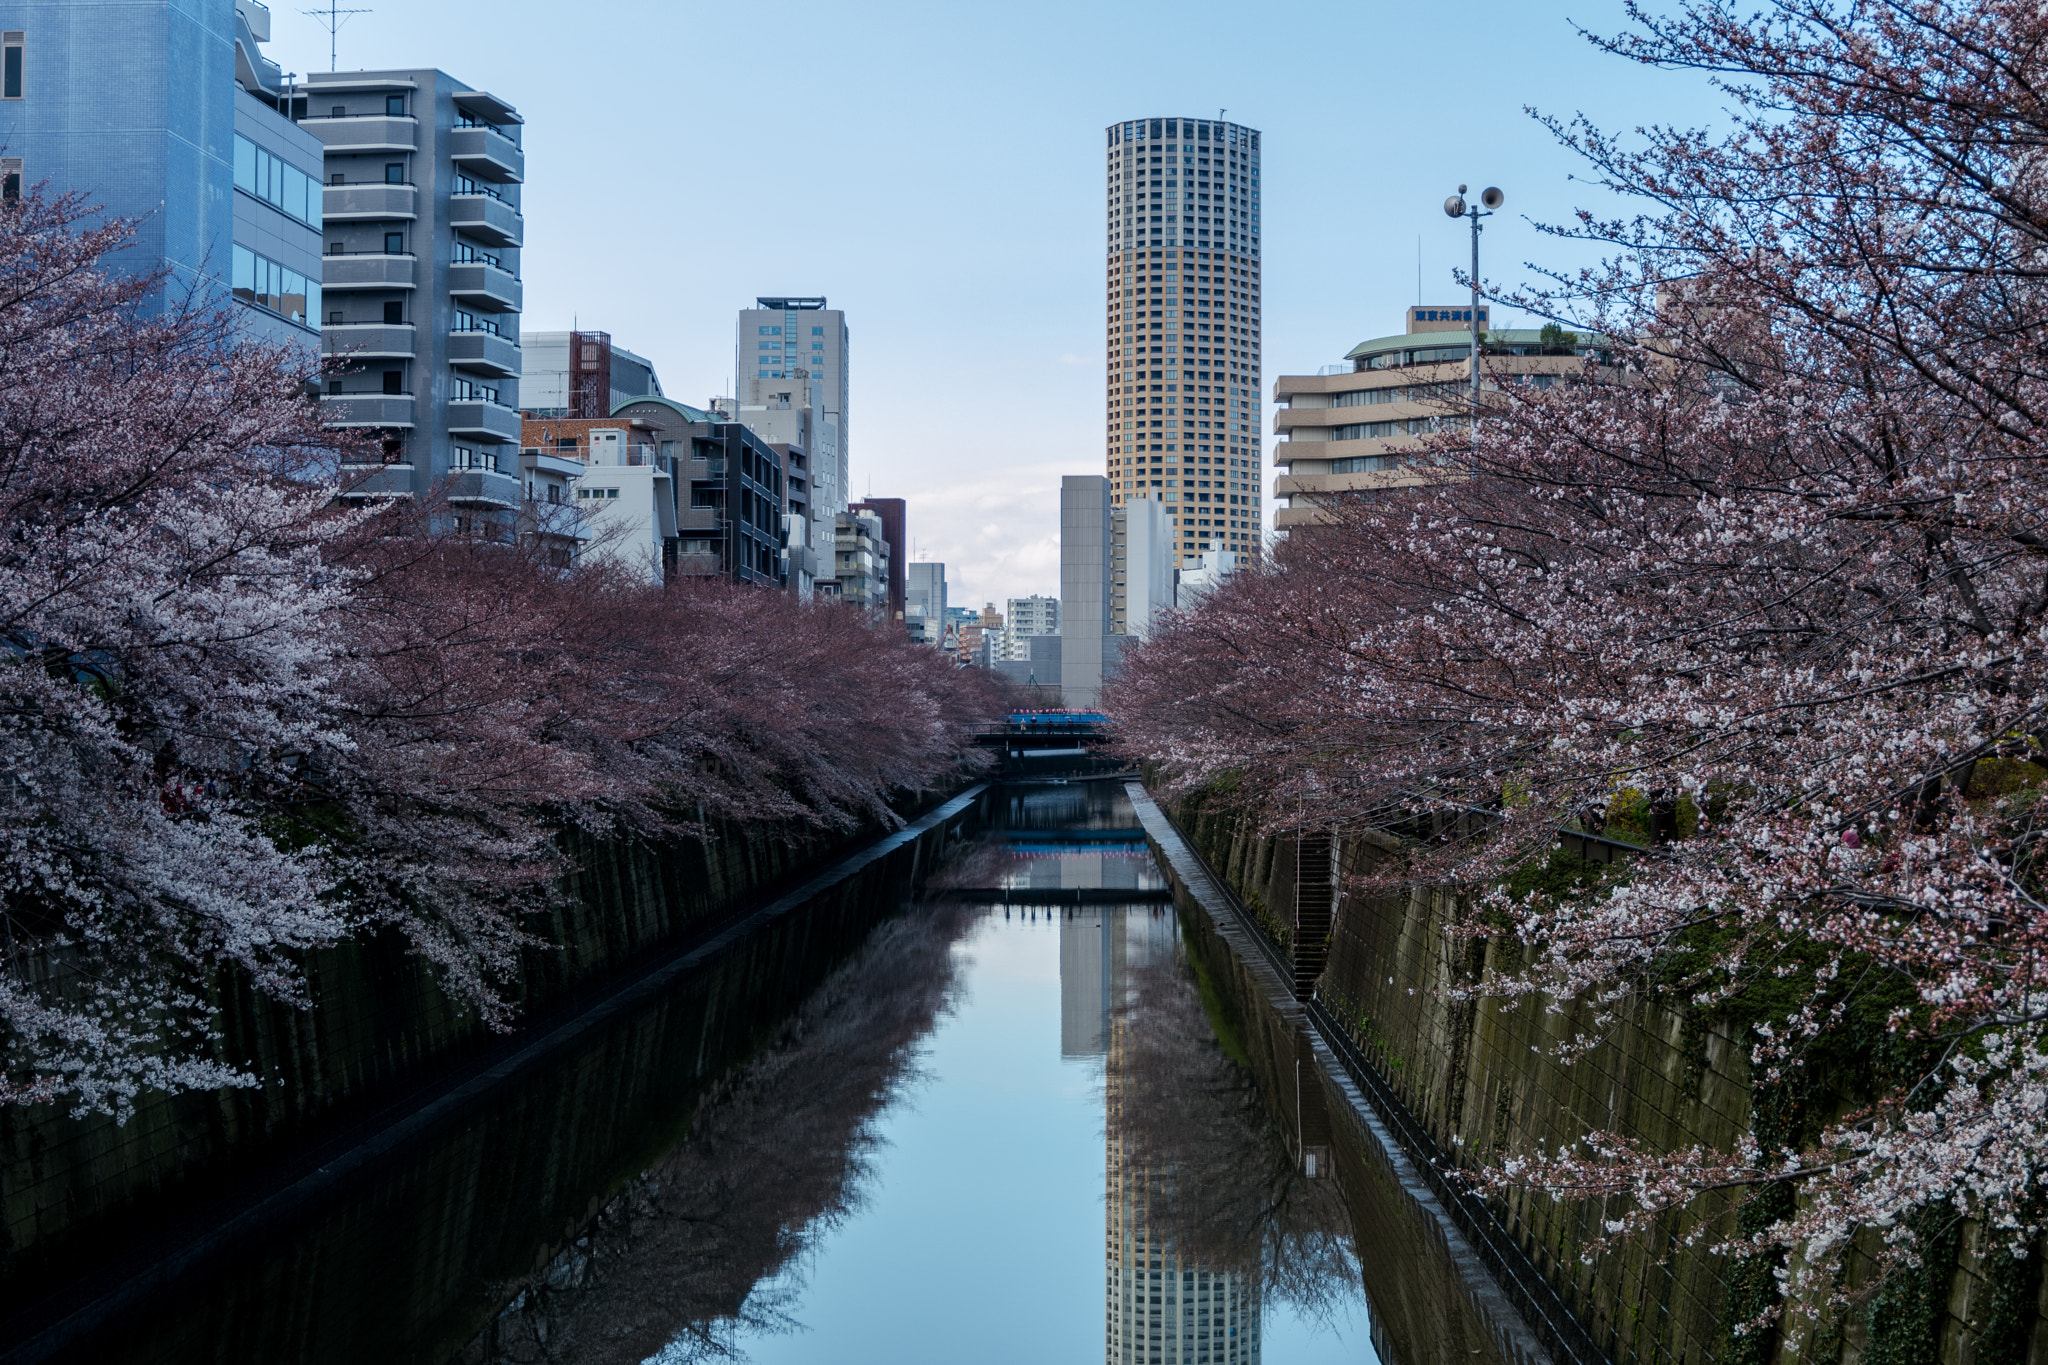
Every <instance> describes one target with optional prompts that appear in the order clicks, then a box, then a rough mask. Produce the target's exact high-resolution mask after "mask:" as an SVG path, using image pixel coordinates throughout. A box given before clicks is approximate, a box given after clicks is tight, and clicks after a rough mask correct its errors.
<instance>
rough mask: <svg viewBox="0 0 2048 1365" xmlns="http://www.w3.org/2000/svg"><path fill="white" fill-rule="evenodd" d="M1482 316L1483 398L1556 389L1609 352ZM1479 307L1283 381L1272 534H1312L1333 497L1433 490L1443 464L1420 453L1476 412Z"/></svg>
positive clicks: (1418, 311)
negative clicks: (1493, 323) (1504, 390)
mask: <svg viewBox="0 0 2048 1365" xmlns="http://www.w3.org/2000/svg"><path fill="white" fill-rule="evenodd" d="M1487 313H1488V310H1487V309H1486V308H1484V307H1482V308H1480V310H1479V326H1480V329H1481V332H1480V342H1481V344H1480V368H1481V382H1482V386H1483V388H1484V389H1492V390H1498V389H1499V387H1500V386H1501V385H1502V384H1504V383H1513V384H1531V385H1535V386H1538V387H1548V386H1549V385H1552V384H1555V383H1557V382H1558V381H1559V379H1560V378H1561V377H1563V376H1566V375H1573V374H1577V373H1578V372H1579V371H1580V370H1581V369H1582V368H1583V367H1584V364H1585V359H1584V358H1585V357H1586V356H1588V355H1592V354H1596V353H1597V352H1598V351H1599V349H1600V346H1601V341H1600V339H1599V338H1597V337H1584V338H1581V337H1575V336H1573V335H1572V334H1570V333H1564V334H1562V335H1561V336H1560V335H1559V334H1557V333H1556V332H1555V331H1554V330H1553V331H1552V332H1551V333H1550V334H1549V335H1548V336H1546V334H1545V333H1543V332H1539V331H1534V330H1516V329H1510V330H1503V331H1493V330H1489V329H1488V328H1487V323H1488V321H1489V319H1488V316H1487ZM1471 325H1472V316H1471V310H1470V308H1469V306H1458V307H1444V306H1439V307H1416V308H1410V309H1409V310H1408V316H1407V327H1406V330H1404V331H1402V332H1399V333H1397V334H1395V335H1393V336H1384V337H1375V338H1374V339H1373V340H1371V341H1364V342H1360V343H1359V344H1358V345H1357V346H1354V347H1353V348H1352V349H1351V352H1350V353H1349V354H1348V355H1346V356H1345V358H1344V363H1343V364H1342V365H1332V366H1329V367H1328V368H1327V369H1325V370H1324V372H1323V373H1321V374H1313V375H1282V376H1280V377H1279V378H1278V379H1277V380H1275V381H1274V384H1273V397H1274V400H1275V401H1276V402H1277V403H1278V404H1279V405H1280V411H1279V412H1278V413H1277V414H1275V416H1274V430H1275V432H1276V433H1277V434H1278V435H1279V437H1280V440H1279V443H1278V444H1277V445H1276V446H1275V447H1274V450H1273V463H1274V465H1275V466H1276V467H1277V469H1278V472H1279V477H1278V478H1277V479H1276V480H1275V481H1274V484H1273V493H1274V498H1275V511H1274V513H1273V525H1274V529H1275V530H1276V531H1278V532H1281V533H1283V534H1284V533H1286V532H1289V531H1291V530H1293V529H1295V528H1299V527H1305V526H1313V525H1315V524H1316V523H1317V521H1318V520H1321V519H1322V518H1323V517H1324V516H1325V515H1326V511H1325V509H1326V508H1327V507H1328V506H1329V504H1330V503H1331V502H1333V501H1334V500H1335V499H1337V498H1339V497H1342V496H1344V495H1346V494H1353V495H1358V494H1370V493H1372V492H1374V491H1377V490H1380V489H1386V488H1400V487H1412V486H1415V485H1417V484H1422V483H1427V482H1428V481H1430V480H1431V479H1432V478H1434V477H1436V474H1434V473H1433V472H1432V469H1433V466H1431V465H1429V464H1424V463H1420V462H1418V460H1417V456H1418V454H1419V451H1418V449H1417V447H1420V446H1421V445H1423V443H1424V440H1425V438H1426V437H1428V436H1430V435H1432V434H1434V433H1436V432H1438V431H1440V430H1443V429H1444V428H1445V427H1446V425H1447V424H1455V423H1462V422H1463V421H1464V420H1465V416H1464V415H1465V413H1466V411H1467V408H1468V406H1469V403H1470V395H1471V363H1472V343H1471V337H1470V328H1471Z"/></svg>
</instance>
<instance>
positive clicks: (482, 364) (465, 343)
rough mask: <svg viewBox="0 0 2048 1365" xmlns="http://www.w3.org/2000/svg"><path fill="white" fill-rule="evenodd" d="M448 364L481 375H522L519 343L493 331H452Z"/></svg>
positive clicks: (449, 339)
mask: <svg viewBox="0 0 2048 1365" xmlns="http://www.w3.org/2000/svg"><path fill="white" fill-rule="evenodd" d="M448 363H449V364H450V365H453V366H454V367H455V368H456V369H458V370H470V371H473V372H475V373H477V374H499V375H506V374H518V373H519V343H518V342H516V341H510V340H508V339H506V338H505V337H501V336H493V335H492V334H491V333H489V332H450V333H449V334H448Z"/></svg>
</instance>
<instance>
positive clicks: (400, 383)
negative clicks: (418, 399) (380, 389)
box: [384, 370, 405, 393]
mask: <svg viewBox="0 0 2048 1365" xmlns="http://www.w3.org/2000/svg"><path fill="white" fill-rule="evenodd" d="M404 385H405V375H404V373H403V372H401V371H399V370H386V371H384V392H386V393H404V392H405V387H404Z"/></svg>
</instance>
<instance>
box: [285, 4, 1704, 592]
mask: <svg viewBox="0 0 2048 1365" xmlns="http://www.w3.org/2000/svg"><path fill="white" fill-rule="evenodd" d="M366 3H368V4H371V5H372V6H373V8H372V12H370V13H368V14H361V15H357V16H355V17H354V18H351V19H350V20H349V21H348V22H347V23H346V25H345V26H344V27H343V28H342V30H341V39H340V65H341V67H342V68H343V69H351V68H365V67H381V66H418V65H431V66H438V67H440V68H442V69H443V70H445V71H447V72H449V73H450V74H451V75H453V76H455V77H456V78H458V79H460V80H463V81H466V82H467V83H469V84H470V85H473V86H478V87H481V88H484V89H488V90H491V91H493V92H495V93H497V94H499V95H502V96H503V97H505V98H506V99H508V100H510V101H512V102H513V103H514V104H515V105H517V106H518V107H519V109H520V110H521V112H522V113H523V114H524V115H525V117H526V120H527V130H526V146H527V167H528V183H527V186H526V204H525V208H526V217H527V223H528V231H527V246H526V253H525V258H524V265H523V274H524V277H525V282H526V301H527V312H526V315H525V319H524V325H525V327H526V328H527V329H529V330H535V329H541V330H547V329H556V328H566V327H568V326H570V325H571V322H572V320H575V321H580V322H581V324H582V325H583V326H586V327H596V328H602V329H604V330H606V331H609V332H610V333H611V334H612V337H613V339H614V340H615V341H616V342H617V343H618V344H619V345H622V346H625V347H628V348H630V349H632V350H634V351H637V352H639V353H641V354H643V355H646V356H648V357H650V358H651V359H653V360H654V361H655V362H656V365H657V368H658V369H659V371H660V374H661V377H662V383H663V386H664V388H665V389H666V390H667V391H668V393H669V394H670V395H671V396H673V397H678V398H682V399H685V400H688V401H695V402H702V401H703V400H704V399H706V398H707V397H709V396H710V395H712V394H714V393H717V392H720V391H721V390H722V389H725V388H726V387H727V386H729V385H730V383H731V380H732V369H733V326H734V315H735V313H736V312H737V310H738V309H740V308H741V307H744V306H746V305H748V304H749V303H750V302H751V301H752V300H753V298H754V297H755V296H756V295H760V294H780V293H793V294H824V295H826V296H828V297H829V298H830V300H831V302H832V305H833V306H834V307H839V308H844V309H845V310H846V311H847V321H848V326H849V327H850V329H851V331H852V374H851V377H852V395H851V399H850V405H849V406H850V452H851V455H852V461H853V487H854V489H855V490H856V491H859V492H866V491H868V490H870V489H871V490H872V491H873V493H875V494H876V495H878V496H882V495H893V496H899V497H903V498H906V499H908V500H909V503H910V535H911V539H912V542H913V546H914V549H915V551H916V554H915V556H914V557H919V558H929V559H936V560H943V561H945V562H946V564H947V566H948V569H947V577H948V580H949V584H950V586H951V597H952V600H953V602H954V603H955V604H956V605H959V604H963V603H965V604H974V605H979V604H980V603H981V602H982V601H984V600H988V599H998V600H999V599H1001V598H1003V597H1008V596H1021V595H1023V594H1026V593H1030V592H1045V593H1057V591H1058V582H1059V548H1058V515H1057V509H1058V497H1059V480H1060V477H1061V476H1062V475H1064V474H1076V473H1101V472H1103V459H1102V452H1103V441H1102V429H1103V378H1102V354H1103V308H1104V303H1103V282H1102V270H1103V261H1104V245H1103V241H1104V238H1103V228H1104V221H1105V213H1106V210H1105V205H1104V197H1103V188H1104V176H1103V162H1104V147H1103V129H1104V128H1105V127H1106V126H1107V125H1108V124H1110V123H1112V122H1115V121H1118V120H1121V119H1126V118H1136V117H1140V116H1166V115H1175V116H1180V115H1189V116H1196V117H1213V116H1214V115H1215V114H1216V112H1217V110H1218V109H1223V108H1227V109H1228V110H1229V115H1228V116H1229V118H1230V119H1232V120H1233V121H1236V122H1242V123H1246V124H1249V125H1251V126H1253V127H1256V128H1258V129H1260V130H1261V131H1262V133H1263V139H1262V148H1263V152H1264V165H1263V171H1264V175H1263V189H1264V239H1263V243H1262V245H1263V249H1264V284H1265V333H1264V342H1265V361H1266V364H1265V382H1266V388H1267V392H1268V394H1269V395H1270V393H1271V386H1272V380H1273V379H1274V377H1275V376H1277V375H1280V374H1288V373H1302V372H1309V373H1313V372H1314V370H1315V369H1316V368H1318V367H1319V366H1322V365H1326V364H1330V363H1332V362H1335V361H1337V360H1338V359H1340V358H1341V357H1342V356H1343V354H1344V352H1345V351H1347V350H1349V349H1350V348H1351V347H1352V346H1353V345H1355V344H1356V343H1357V342H1359V341H1361V340H1363V339H1365V338H1367V337H1373V336H1381V335H1385V334H1387V333H1389V332H1393V331H1397V330H1399V323H1400V318H1401V311H1402V309H1403V308H1405V307H1406V306H1407V305H1409V304H1410V303H1413V302H1414V301H1415V297H1416V264H1417V239H1418V238H1420V243H1421V266H1422V277H1423V293H1424V294H1425V296H1426V297H1427V301H1430V302H1436V301H1455V300H1456V298H1457V293H1456V290H1455V288H1454V286H1453V285H1452V283H1451V272H1452V270H1453V269H1455V268H1456V267H1457V266H1458V265H1459V264H1460V263H1461V262H1462V261H1463V260H1464V257H1465V253H1466V251H1467V249H1468V248H1467V239H1466V237H1465V235H1464V233H1463V232H1462V230H1461V229H1460V227H1459V225H1457V224H1453V223H1451V222H1449V221H1448V220H1447V219H1445V218H1444V216H1443V214H1442V211H1441V209H1440V208H1439V207H1438V206H1439V205H1440V204H1441V202H1442V200H1443V197H1444V196H1445V195H1446V194H1448V193H1449V192H1450V191H1451V190H1453V189H1454V188H1456V186H1457V185H1458V184H1459V183H1460V182H1467V183H1470V184H1472V186H1473V187H1474V189H1475V190H1476V189H1477V188H1478V187H1479V186H1481V185H1486V184H1497V185H1500V186H1501V187H1502V188H1503V189H1505V190H1506V191H1507V195H1508V202H1507V208H1506V211H1505V212H1504V213H1503V214H1502V215H1500V216H1499V217H1497V218H1495V219H1493V220H1492V223H1491V225H1490V227H1489V230H1488V233H1487V237H1486V252H1487V256H1486V260H1485V263H1484V271H1485V274H1486V275H1487V276H1488V277H1489V278H1498V279H1505V280H1513V279H1517V278H1520V277H1521V276H1522V274H1523V271H1522V266H1523V263H1524V262H1526V261H1530V260H1537V261H1541V262H1543V263H1545V264H1548V265H1566V264H1571V263H1573V258H1572V257H1571V256H1570V255H1569V254H1568V249H1567V248H1565V247H1562V246H1560V244H1557V243H1555V242H1551V241H1548V240H1544V239H1540V238H1539V237H1538V235H1537V234H1536V232H1535V231H1534V230H1533V229H1532V228H1531V227H1530V226H1529V224H1528V223H1527V222H1526V221H1524V215H1526V216H1528V217H1531V218H1535V219H1537V220H1539V221H1556V220H1558V219H1561V218H1563V217H1564V216H1565V215H1566V214H1568V213H1569V212H1570V210H1571V209H1572V208H1573V207H1574V206H1576V205H1581V204H1584V205H1588V206H1592V207H1601V205H1600V203H1599V202H1598V201H1597V200H1596V199H1595V198H1594V197H1593V195H1592V193H1591V191H1590V188H1589V187H1587V186H1585V185H1584V184H1583V183H1574V182H1573V181H1572V179H1571V177H1572V174H1573V172H1574V170H1575V169H1577V167H1576V165H1575V163H1574V162H1573V160H1572V159H1571V158H1570V157H1569V156H1568V155H1567V154H1565V153H1564V152H1563V151H1561V150H1560V149H1558V148H1557V147H1556V146H1555V145H1554V144H1553V143H1552V141H1551V139H1550V137H1549V135H1548V134H1547V133H1545V132H1544V131H1543V130H1542V129H1541V128H1539V127H1537V126H1536V125H1535V124H1534V123H1533V122H1532V121H1531V120H1530V119H1529V117H1528V116H1527V115H1526V114H1525V113H1524V112H1523V111H1524V108H1525V106H1532V105H1533V106H1535V107H1537V108H1540V109H1542V110H1544V111H1546V112H1554V113H1557V114H1562V115H1570V114H1573V113H1577V112H1583V113H1585V114H1587V115H1588V116H1590V117H1591V118H1592V119H1594V121H1595V122H1597V123H1599V124H1600V125H1602V126H1604V127H1607V128H1609V129H1622V130H1626V129H1629V128H1632V127H1634V126H1636V125H1637V124H1640V123H1644V122H1650V121H1659V122H1683V123H1702V122H1710V121H1713V120H1714V119H1715V117H1716V115H1717V113H1718V109H1719V104H1718V102H1717V101H1716V100H1715V99H1713V98H1712V97H1711V94H1710V92H1708V91H1706V90H1705V88H1704V87H1703V85H1702V84H1701V83H1700V82H1698V81H1696V80H1693V79H1690V78H1687V77H1679V76H1672V75H1667V74H1662V73H1656V72H1648V71H1644V70H1641V69H1639V68H1635V67H1632V66H1630V65H1628V64H1626V63H1623V62H1619V61H1616V60H1614V59H1612V58H1608V57H1604V56H1601V55H1600V54H1598V53H1596V52H1594V51H1593V50H1592V49H1591V48H1590V47H1588V46H1587V44H1586V43H1585V41H1584V40H1583V39H1582V38H1580V37H1579V36H1578V35H1577V33H1576V32H1575V29H1574V27H1573V24H1574V22H1575V21H1576V23H1577V24H1579V25H1581V26H1583V27H1586V28H1589V29H1593V30H1596V31H1606V30H1611V29H1613V28H1614V27H1615V26H1616V25H1617V24H1618V23H1619V20H1620V11H1621V4H1620V0H1524V2H1523V3H1495V0H1468V3H1464V4H1459V5H1429V6H1417V5H1414V4H1412V3H1403V4H1388V3H1381V2H1380V0H1358V2H1355V3H1350V4H1335V3H1321V2H1317V3H1298V4H1265V5H1249V4H1241V3H1240V4H1224V3H1207V2H1203V3H1184V4H1171V3H1148V4H1123V5H1105V4H1085V3H1074V2H1073V0H1052V2H1051V3H1037V4H1031V5H995V4H940V3H878V2H877V0H868V2H867V3H863V4H852V5H848V4H831V5H828V4H820V3H813V2H812V0H792V2H791V3H786V4H782V5H778V6H773V7H770V6H760V5H735V4H730V3H727V4H719V5H703V4H695V3H692V4H672V3H647V2H646V0H583V2H582V3H579V4H563V3H561V0H550V2H549V3H546V4H541V3H533V2H531V0H494V3H491V4H489V5H482V4H478V3H476V0H467V2H466V3H461V4H457V3H450V2H448V0H403V2H402V3H401V2H399V0H383V3H381V4H380V3H377V0H349V4H351V5H352V6H355V7H361V6H363V5H364V4H366ZM273 16H274V21H273V41H272V42H271V44H270V49H269V50H270V55H271V56H272V58H273V59H275V60H277V61H278V62H280V63H282V64H283V65H284V67H285V68H286V69H287V70H294V71H299V72H305V71H309V70H322V69H325V67H326V65H327V35H326V32H325V30H324V28H323V27H322V26H321V25H320V24H319V23H318V22H316V21H315V20H313V19H311V18H309V17H306V16H304V15H302V14H301V13H300V12H299V8H298V6H297V5H295V4H292V3H290V0H279V3H277V4H275V5H274V6H273ZM1610 207H1611V206H1610ZM1510 321H1512V319H1510ZM1269 426H1270V423H1269ZM1266 445H1267V452H1268V457H1269V466H1270V452H1271V446H1272V442H1271V438H1270V437H1269V438H1268V440H1267V443H1266ZM1270 480H1271V469H1270V467H1269V468H1268V470H1267V481H1268V483H1269V484H1270Z"/></svg>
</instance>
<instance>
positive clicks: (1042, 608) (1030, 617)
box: [1001, 594, 1060, 659]
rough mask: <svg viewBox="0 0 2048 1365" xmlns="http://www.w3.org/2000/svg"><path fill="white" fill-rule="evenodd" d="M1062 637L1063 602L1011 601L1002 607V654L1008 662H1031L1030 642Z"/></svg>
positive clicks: (1043, 599) (1037, 598)
mask: <svg viewBox="0 0 2048 1365" xmlns="http://www.w3.org/2000/svg"><path fill="white" fill-rule="evenodd" d="M1059 633H1060V599H1059V598H1057V597H1042V596H1038V595H1036V594H1034V595H1032V596H1030V597H1012V598H1010V599H1009V600H1008V601H1006V602H1004V603H1003V652H1002V656H1001V657H1003V658H1005V659H1029V658H1030V657H1031V641H1032V639H1033V638H1034V637H1037V636H1041V635H1058V634H1059Z"/></svg>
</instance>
